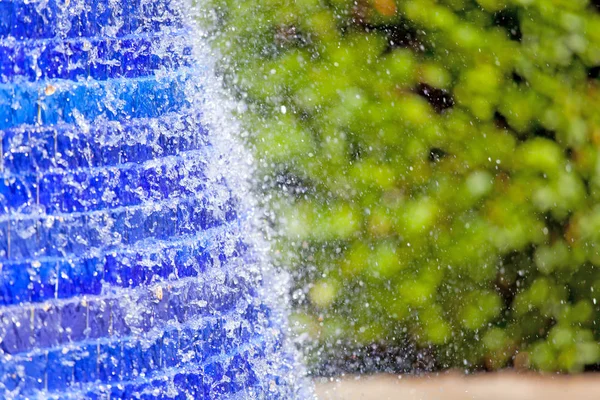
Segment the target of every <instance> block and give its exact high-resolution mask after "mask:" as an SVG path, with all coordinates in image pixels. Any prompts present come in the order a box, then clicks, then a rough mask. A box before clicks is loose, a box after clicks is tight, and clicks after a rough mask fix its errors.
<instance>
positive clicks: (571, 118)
mask: <svg viewBox="0 0 600 400" xmlns="http://www.w3.org/2000/svg"><path fill="white" fill-rule="evenodd" d="M209 3H210V4H207V5H206V7H207V8H208V9H210V10H211V12H210V13H209V14H207V16H206V17H205V18H206V20H205V21H203V23H204V24H206V25H208V26H210V27H211V29H212V34H213V40H214V44H215V46H216V48H218V49H219V51H220V52H221V53H222V55H223V59H222V60H223V61H222V64H221V72H222V74H223V77H224V79H225V82H226V85H227V86H228V87H229V89H230V90H231V91H232V93H234V94H235V96H237V98H238V99H239V100H240V101H241V102H243V104H244V106H243V108H241V109H240V113H239V118H240V120H241V121H242V123H243V124H244V127H245V129H246V134H245V135H244V136H245V140H247V143H248V144H249V145H250V146H251V147H252V148H253V149H254V153H255V158H256V161H257V164H258V166H259V170H258V172H257V179H256V182H255V189H256V191H257V192H258V193H260V197H261V198H262V199H264V205H265V207H266V209H267V210H269V211H268V219H269V222H270V224H271V226H272V228H273V232H274V233H275V236H276V238H277V240H276V245H275V248H274V256H275V259H276V262H277V263H278V264H279V266H280V267H282V268H287V269H288V270H289V271H290V274H291V277H292V281H293V289H292V291H291V293H290V295H291V298H292V301H293V307H294V309H293V314H292V316H291V320H292V326H293V328H294V329H295V331H296V332H297V333H298V335H299V339H298V341H299V343H300V345H301V346H302V347H303V348H304V349H305V354H306V357H307V362H308V364H309V368H310V370H311V372H312V373H313V375H315V376H322V377H329V376H338V375H340V374H366V373H374V372H387V373H394V374H398V373H405V372H410V373H417V372H436V371H443V370H446V369H449V368H451V369H455V370H458V371H461V372H480V371H492V370H499V369H503V368H507V367H510V368H513V369H514V370H516V371H524V370H536V371H547V372H563V373H579V372H583V371H595V370H597V369H598V367H599V366H600V342H599V338H600V332H599V330H598V325H597V323H598V321H600V319H599V318H600V304H598V298H599V296H600V269H599V268H598V266H600V157H599V146H600V79H599V75H600V2H598V1H597V0H477V1H475V0H437V1H434V0H293V1H292V0H283V1H281V0H211V1H210V2H209ZM381 398H383V397H381ZM406 398H410V397H406Z"/></svg>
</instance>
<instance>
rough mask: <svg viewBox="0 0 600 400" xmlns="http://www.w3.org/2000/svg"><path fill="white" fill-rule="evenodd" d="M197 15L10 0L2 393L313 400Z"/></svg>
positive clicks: (5, 33)
mask: <svg viewBox="0 0 600 400" xmlns="http://www.w3.org/2000/svg"><path fill="white" fill-rule="evenodd" d="M193 14H194V13H193V12H192V9H191V8H190V6H189V5H187V3H186V4H184V1H183V0H181V1H178V0H172V1H171V0H127V1H117V0H37V1H27V0H0V138H1V142H0V145H1V149H0V155H1V157H0V170H1V171H0V174H1V175H2V179H0V267H1V269H0V338H1V343H0V397H2V398H7V399H11V398H56V399H59V398H60V399H74V398H82V397H84V398H102V399H105V398H106V399H113V398H143V399H159V398H178V399H188V398H190V399H191V398H219V399H221V398H252V399H253V398H268V399H276V398H282V399H294V398H306V397H308V395H306V394H303V393H301V391H302V390H306V389H302V388H301V386H302V385H300V384H299V383H298V382H300V381H301V378H300V375H301V373H300V372H298V371H301V368H298V366H297V364H296V361H295V358H294V357H295V356H294V352H293V351H291V350H290V349H291V347H290V345H289V343H288V341H287V339H286V338H285V336H284V334H283V331H284V330H283V329H282V327H283V326H284V322H283V320H284V319H285V308H284V307H282V306H281V305H280V304H281V303H282V300H281V299H282V298H285V280H284V279H283V278H282V277H280V276H278V275H275V274H274V272H273V271H272V270H271V269H269V267H268V265H269V263H268V260H267V259H266V257H265V254H267V251H266V247H267V246H266V244H265V243H264V241H263V240H262V239H261V236H260V234H259V231H260V230H259V227H258V225H257V222H259V220H260V216H259V215H258V213H257V211H256V209H257V208H256V206H255V204H254V202H253V201H252V199H251V196H249V195H248V193H249V192H248V190H249V189H248V183H247V182H248V178H249V176H250V172H251V170H252V160H251V158H250V157H249V155H248V154H247V153H246V152H245V151H244V149H243V148H241V147H240V146H239V145H238V144H237V142H236V140H235V132H236V125H235V123H233V122H232V120H231V118H230V117H229V111H228V110H230V109H231V108H230V107H231V105H230V104H229V103H228V102H227V100H226V99H225V98H224V97H223V96H222V95H221V91H220V86H219V82H218V81H217V80H216V78H215V77H214V75H213V67H212V62H213V61H214V56H212V55H211V53H210V50H209V49H208V48H207V47H206V45H205V44H204V42H203V41H202V40H201V34H200V32H198V31H197V29H196V28H194V27H193V26H194V24H193V22H192V16H193Z"/></svg>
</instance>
